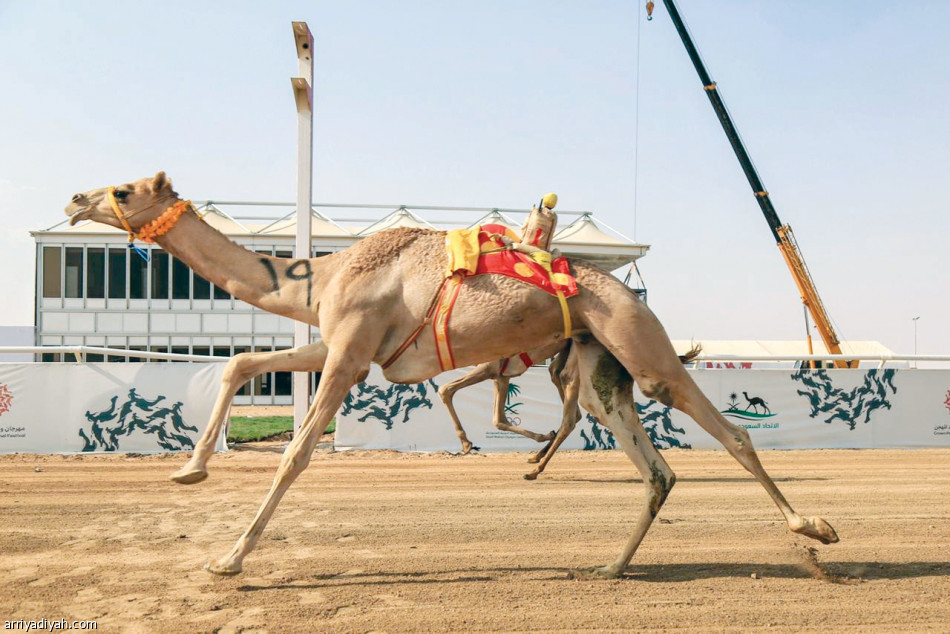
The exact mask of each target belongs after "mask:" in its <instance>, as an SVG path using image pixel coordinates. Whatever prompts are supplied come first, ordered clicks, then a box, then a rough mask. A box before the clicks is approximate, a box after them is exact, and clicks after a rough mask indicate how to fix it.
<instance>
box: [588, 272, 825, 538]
mask: <svg viewBox="0 0 950 634" xmlns="http://www.w3.org/2000/svg"><path fill="white" fill-rule="evenodd" d="M598 301H599V300H597V299H596V298H594V300H593V302H592V304H591V305H590V306H589V308H588V310H587V311H585V314H584V318H585V321H586V323H587V325H588V326H589V327H590V329H591V331H592V332H593V334H594V336H595V337H596V338H597V340H598V341H600V342H601V343H602V344H604V346H605V347H606V348H607V349H608V350H610V352H611V354H613V355H614V356H615V357H616V358H617V360H618V361H620V362H621V363H622V364H623V366H624V367H625V368H626V369H627V371H628V372H629V373H630V374H631V375H632V376H633V378H634V380H635V381H636V382H637V385H639V386H640V391H641V392H643V394H644V396H647V397H649V398H653V399H656V400H657V401H659V402H661V403H663V404H664V405H666V406H667V407H675V408H676V409H678V410H681V411H683V412H685V413H686V414H688V415H689V416H690V417H691V418H692V419H693V420H695V421H696V422H697V423H698V424H699V426H700V427H702V428H703V429H705V430H706V431H707V432H709V433H710V434H712V436H713V437H714V438H716V440H718V441H719V442H721V443H722V445H723V446H724V447H725V448H726V450H727V451H728V452H729V453H730V454H731V455H732V456H733V457H734V458H735V459H736V460H738V461H739V463H740V464H741V465H742V466H743V467H745V468H746V469H747V470H748V471H749V472H750V473H751V474H752V475H754V476H755V478H756V479H757V480H758V481H759V483H760V484H761V485H762V486H763V487H764V488H765V490H766V491H767V492H768V494H769V496H771V498H772V500H773V501H774V502H775V504H776V506H778V508H779V510H780V511H781V512H782V515H784V516H785V521H786V522H787V523H788V527H789V528H790V529H791V530H792V531H793V532H796V533H800V534H802V535H806V536H808V537H811V538H813V539H817V540H819V541H821V542H823V543H825V544H830V543H834V542H836V541H838V535H837V534H836V533H835V531H834V529H833V528H832V527H831V526H830V525H829V524H828V523H827V522H826V521H825V520H823V519H821V518H820V517H802V516H801V515H799V514H798V513H796V512H795V511H794V510H793V509H792V507H791V505H789V503H788V501H787V500H786V499H785V496H783V495H782V492H781V491H779V489H778V487H777V486H775V483H774V482H773V481H772V478H770V477H769V475H768V474H767V473H766V472H765V469H764V468H763V467H762V464H761V463H760V462H759V457H758V455H756V453H755V449H753V447H752V441H751V440H750V438H749V433H748V432H747V431H746V430H745V429H743V428H741V427H737V426H736V425H733V424H732V423H730V422H729V421H727V420H726V419H725V418H724V417H723V416H722V414H720V413H719V412H718V411H717V410H716V408H715V406H714V405H713V404H712V403H710V402H709V399H707V398H706V396H705V395H704V394H703V393H702V391H701V390H700V389H699V387H698V386H697V385H696V383H695V382H694V381H693V379H692V378H691V377H690V376H689V373H688V372H687V371H686V369H685V368H684V367H683V364H682V363H681V362H680V360H679V359H678V358H677V356H676V352H675V351H674V350H673V345H672V344H671V343H670V340H669V337H667V335H666V331H664V330H663V326H661V325H660V322H659V321H658V320H657V319H656V317H655V316H654V315H653V313H652V312H651V311H650V309H649V308H647V307H646V305H645V304H643V303H642V302H641V301H639V300H638V299H636V298H635V297H633V296H632V295H631V294H630V293H629V292H627V291H626V290H625V289H620V290H619V291H618V293H617V295H616V296H615V297H614V298H613V301H612V302H611V307H610V308H611V310H610V311H603V310H601V309H600V305H599V304H598V303H597V302H598Z"/></svg>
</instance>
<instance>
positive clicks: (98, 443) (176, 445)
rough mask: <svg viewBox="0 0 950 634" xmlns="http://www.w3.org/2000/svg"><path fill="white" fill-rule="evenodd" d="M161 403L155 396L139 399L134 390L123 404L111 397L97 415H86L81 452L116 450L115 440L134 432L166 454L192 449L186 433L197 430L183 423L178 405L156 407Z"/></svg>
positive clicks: (180, 403) (159, 397)
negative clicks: (150, 438) (147, 437)
mask: <svg viewBox="0 0 950 634" xmlns="http://www.w3.org/2000/svg"><path fill="white" fill-rule="evenodd" d="M164 400H165V397H164V396H161V395H159V396H158V397H156V398H155V399H153V400H148V399H147V398H144V397H142V396H139V394H138V392H136V390H135V388H134V387H133V388H132V389H130V390H129V394H128V397H127V399H126V400H125V402H124V403H122V404H121V405H119V396H118V395H116V396H113V397H112V399H111V400H110V404H109V407H108V408H107V409H104V410H103V411H101V412H89V411H87V412H86V420H87V421H88V422H89V423H90V425H89V429H88V431H87V430H86V429H82V428H80V430H79V437H80V438H81V439H82V441H83V447H82V451H97V450H100V451H117V450H118V449H119V441H120V439H121V438H123V437H125V436H131V435H132V434H133V433H134V432H137V431H138V432H142V433H143V434H148V435H150V436H156V440H157V444H158V446H159V447H161V448H162V449H165V450H166V451H181V450H184V449H194V447H195V443H194V441H193V440H192V439H191V437H190V436H189V435H188V434H187V433H186V432H189V431H191V432H197V431H198V428H197V427H194V426H191V425H188V424H186V423H185V421H184V419H183V418H182V416H181V407H182V402H181V401H179V402H177V403H175V404H174V405H170V406H162V407H159V403H161V402H162V401H164Z"/></svg>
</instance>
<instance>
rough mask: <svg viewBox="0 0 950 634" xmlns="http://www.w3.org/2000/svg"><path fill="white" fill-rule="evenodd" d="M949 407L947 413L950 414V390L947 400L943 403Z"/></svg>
mask: <svg viewBox="0 0 950 634" xmlns="http://www.w3.org/2000/svg"><path fill="white" fill-rule="evenodd" d="M943 404H944V405H946V406H947V413H948V414H950V390H947V398H946V399H945V400H944V402H943Z"/></svg>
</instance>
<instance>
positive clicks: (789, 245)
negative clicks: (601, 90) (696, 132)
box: [646, 0, 857, 368]
mask: <svg viewBox="0 0 950 634" xmlns="http://www.w3.org/2000/svg"><path fill="white" fill-rule="evenodd" d="M663 4H664V5H666V10H667V12H668V13H669V14H670V19H671V20H672V21H673V26H674V27H676V32H677V33H679V36H680V39H681V40H682V41H683V45H684V46H685V47H686V53H687V54H688V55H689V58H690V60H691V61H692V62H693V66H694V67H695V68H696V72H697V73H698V74H699V79H700V81H702V83H703V89H704V90H705V91H706V96H707V97H709V102H710V103H711V104H712V107H713V110H715V111H716V116H717V117H719V123H721V124H722V129H723V131H724V132H725V133H726V137H727V138H728V139H729V143H730V144H731V145H732V149H733V151H735V153H736V158H737V159H739V164H740V165H741V166H742V171H743V172H745V175H746V178H747V179H748V181H749V185H750V186H751V187H752V192H753V193H754V194H755V199H756V201H757V202H758V203H759V207H760V208H761V209H762V214H763V215H764V216H765V221H766V222H767V223H768V225H769V229H771V231H772V235H773V236H774V237H775V243H776V244H777V245H778V248H779V251H781V252H782V257H783V258H785V263H786V264H787V265H788V270H789V271H791V273H792V277H793V278H794V279H795V285H796V286H798V292H799V293H800V294H801V297H802V303H803V304H804V305H805V309H806V313H805V316H806V320H805V322H806V327H807V322H808V319H807V316H808V314H809V313H810V314H811V316H812V319H813V320H814V322H815V328H817V329H818V333H819V334H820V335H821V339H822V341H824V343H825V348H827V350H828V352H829V353H830V354H842V352H841V345H840V342H839V341H838V336H837V335H836V334H835V329H834V327H833V326H832V325H831V318H830V317H828V311H826V310H825V306H824V304H823V303H822V301H821V297H820V296H819V295H818V290H817V289H816V288H815V282H814V280H812V277H811V274H810V273H809V272H808V267H807V266H806V265H805V259H804V258H803V257H802V252H801V249H799V248H798V242H797V241H796V240H795V234H794V233H792V228H791V226H789V225H787V224H782V221H781V220H779V217H778V214H777V213H776V211H775V207H773V206H772V200H771V199H770V198H769V192H768V191H767V190H766V189H765V186H764V185H762V181H761V179H759V174H758V172H756V169H755V166H754V165H753V164H752V159H750V158H749V153H748V152H746V149H745V146H744V145H743V144H742V139H741V138H740V137H739V132H738V130H736V127H735V125H734V124H733V123H732V118H731V117H730V116H729V111H728V110H726V104H725V103H724V102H723V100H722V97H721V96H720V95H719V91H718V90H717V89H716V82H714V81H713V80H712V79H710V77H709V73H707V72H706V66H705V65H704V64H703V60H702V58H701V57H700V56H699V51H698V50H697V49H696V46H695V45H694V44H693V40H692V38H691V37H690V35H689V31H688V30H687V28H686V25H685V24H684V23H683V20H682V18H680V14H679V10H678V9H677V8H676V3H675V2H674V1H673V0H663ZM653 6H654V5H653V2H652V1H651V2H647V4H646V8H647V19H648V20H651V19H653ZM807 336H808V352H809V353H812V352H813V350H812V342H811V333H810V332H809V333H808V335H807ZM834 364H835V367H836V368H850V367H857V362H854V361H842V360H836V361H835V362H834ZM852 364H854V365H853V366H852Z"/></svg>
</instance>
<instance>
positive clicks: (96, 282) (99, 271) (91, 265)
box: [86, 247, 106, 298]
mask: <svg viewBox="0 0 950 634" xmlns="http://www.w3.org/2000/svg"><path fill="white" fill-rule="evenodd" d="M105 296H106V250H105V249H103V248H102V247H90V248H89V249H86V297H93V298H100V297H105Z"/></svg>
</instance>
